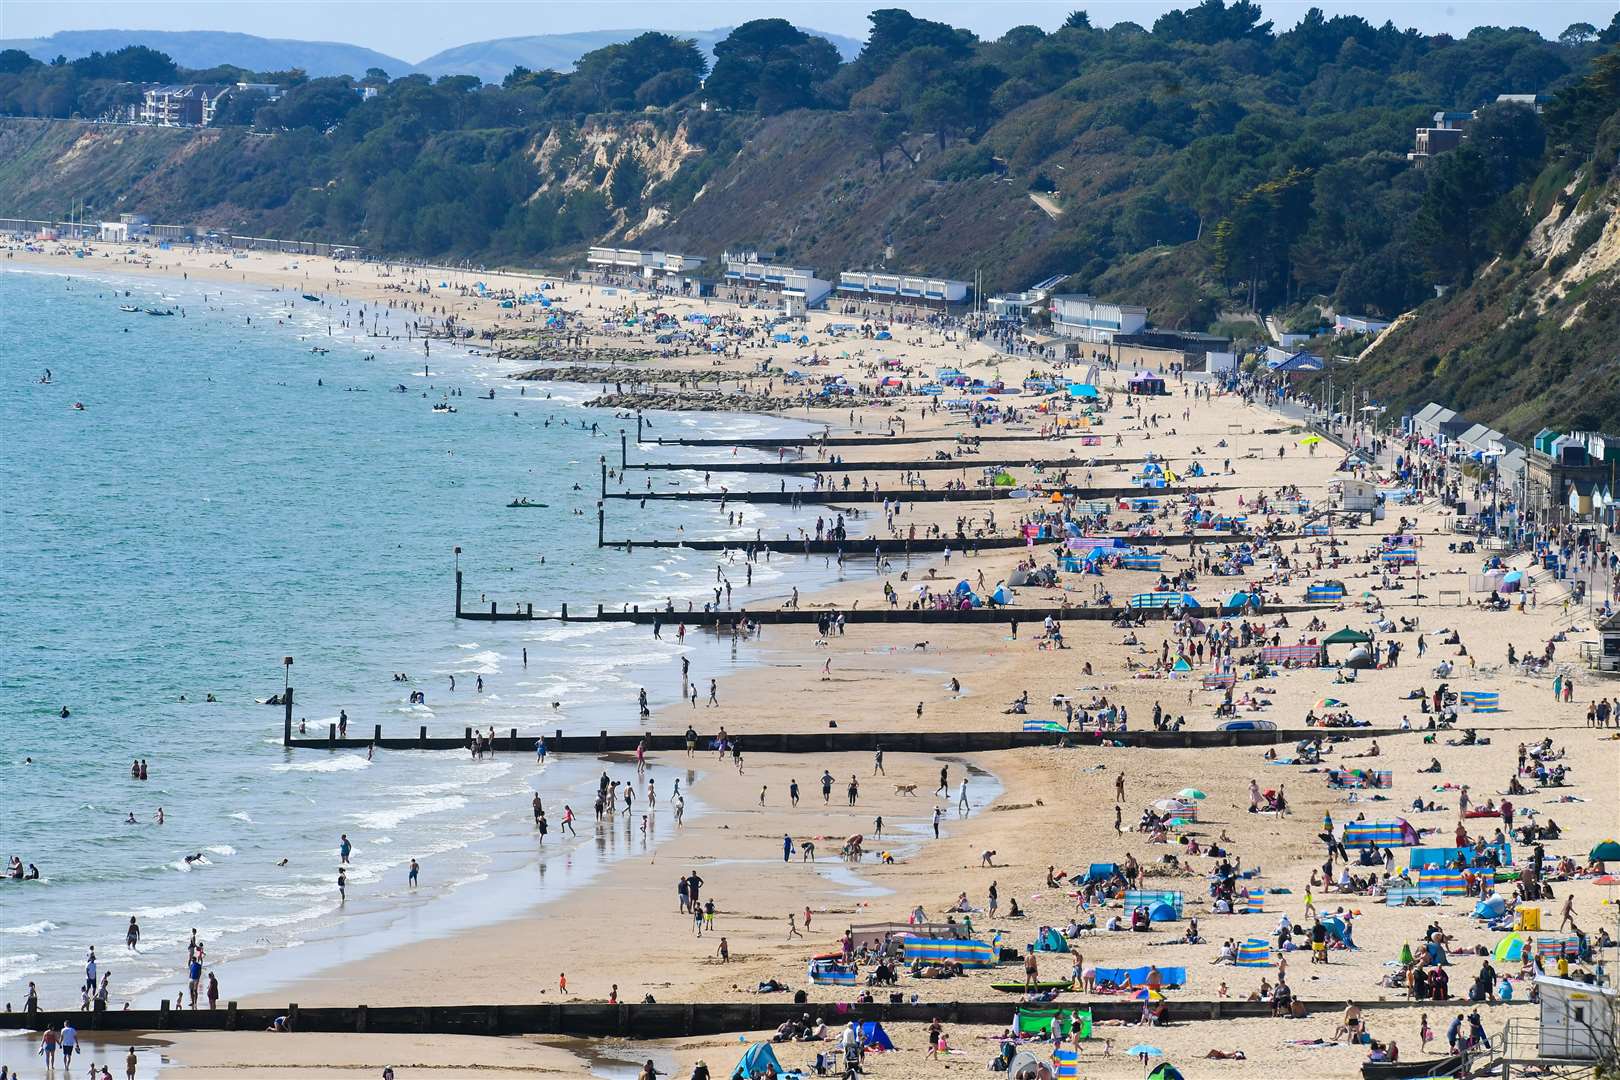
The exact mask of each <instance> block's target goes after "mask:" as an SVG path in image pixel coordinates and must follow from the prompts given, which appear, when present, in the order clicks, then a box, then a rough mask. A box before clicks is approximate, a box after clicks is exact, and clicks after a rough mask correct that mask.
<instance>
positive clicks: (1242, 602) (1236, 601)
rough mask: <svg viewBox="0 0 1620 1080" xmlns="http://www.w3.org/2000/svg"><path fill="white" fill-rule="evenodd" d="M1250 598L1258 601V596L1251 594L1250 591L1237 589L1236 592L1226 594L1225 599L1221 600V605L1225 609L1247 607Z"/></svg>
mask: <svg viewBox="0 0 1620 1080" xmlns="http://www.w3.org/2000/svg"><path fill="white" fill-rule="evenodd" d="M1251 599H1252V600H1254V601H1255V602H1256V603H1258V602H1259V600H1260V598H1259V596H1255V595H1251V594H1250V593H1248V592H1245V591H1244V590H1242V589H1239V590H1238V591H1237V592H1235V593H1233V594H1232V595H1230V596H1228V597H1227V598H1226V599H1225V600H1223V601H1221V607H1223V608H1224V609H1226V610H1227V611H1235V610H1237V609H1239V608H1244V607H1248V606H1249V601H1250V600H1251Z"/></svg>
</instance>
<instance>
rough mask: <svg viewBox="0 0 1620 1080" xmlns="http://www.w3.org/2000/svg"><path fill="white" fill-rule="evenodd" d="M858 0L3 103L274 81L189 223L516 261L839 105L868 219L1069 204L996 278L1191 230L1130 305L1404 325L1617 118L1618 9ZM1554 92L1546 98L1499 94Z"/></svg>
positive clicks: (13, 56)
mask: <svg viewBox="0 0 1620 1080" xmlns="http://www.w3.org/2000/svg"><path fill="white" fill-rule="evenodd" d="M869 18H870V22H871V31H870V35H869V37H868V39H867V42H866V44H865V47H864V49H863V50H862V52H861V53H860V55H859V56H857V57H856V58H855V59H854V60H852V61H850V62H848V63H841V62H840V59H839V56H838V53H837V51H836V49H834V47H833V46H832V45H831V43H829V42H827V41H826V40H825V39H822V38H819V37H816V36H814V35H811V34H806V33H804V32H802V31H800V30H797V29H795V28H794V27H793V26H791V25H790V24H789V23H787V22H786V21H784V20H779V19H763V20H756V21H753V22H749V23H746V24H744V25H742V26H739V27H738V28H737V29H736V30H735V31H734V32H733V33H732V34H731V35H730V36H729V37H728V38H726V39H725V40H723V41H721V42H720V43H718V45H717V46H716V48H715V60H714V64H713V67H712V70H711V68H710V66H709V64H708V63H707V61H706V59H705V57H704V56H703V54H702V52H701V51H700V50H699V49H698V48H697V47H696V46H695V44H694V43H692V42H691V41H686V40H682V39H679V38H675V37H672V36H670V35H667V34H661V33H647V34H643V35H641V36H639V37H637V38H635V39H634V40H631V41H628V42H625V43H622V44H616V45H612V46H608V47H607V48H603V49H599V50H597V51H595V52H592V53H589V54H587V55H586V56H584V57H583V58H582V59H581V60H580V61H579V62H578V63H577V65H576V66H575V69H574V70H573V71H571V72H568V73H558V72H550V71H542V72H532V71H527V70H524V69H522V68H518V69H516V70H514V71H513V72H512V73H511V74H510V75H509V76H508V77H507V78H506V79H505V80H504V81H503V83H502V84H501V85H499V86H493V85H482V84H480V83H479V81H478V80H477V79H475V78H471V77H465V76H463V77H457V76H446V77H443V78H440V79H439V80H438V81H436V82H433V81H430V80H429V79H427V78H426V77H425V76H407V77H405V78H400V79H393V80H390V79H389V78H388V76H387V75H386V73H384V72H381V71H376V70H373V71H371V72H368V73H367V76H366V77H365V78H364V79H361V80H350V79H331V78H326V79H306V78H304V77H303V76H302V75H301V74H300V73H296V72H293V73H279V74H274V73H272V74H269V75H254V74H253V73H248V72H240V71H237V70H236V69H218V70H216V71H212V72H184V71H176V70H175V68H174V65H173V64H172V62H170V61H169V60H168V58H167V57H164V56H163V55H162V54H160V53H154V52H152V51H151V50H147V49H137V48H131V49H125V50H121V51H120V52H118V53H114V54H110V55H102V54H95V55H93V56H90V57H86V58H84V59H83V60H79V61H74V62H73V63H64V62H57V63H53V64H41V63H38V62H37V61H34V60H32V59H30V58H28V57H26V56H24V55H23V54H21V53H15V52H6V53H0V112H5V113H10V114H27V115H40V116H70V115H80V116H86V117H93V116H98V115H104V114H110V113H112V112H113V111H115V110H116V109H117V108H118V107H119V106H121V105H127V104H128V103H129V102H130V101H132V100H138V97H139V85H138V84H139V83H141V82H162V81H177V80H183V81H200V82H206V81H233V82H234V81H266V82H276V83H278V84H279V85H282V86H286V87H289V89H288V92H287V93H286V94H285V96H283V97H281V98H280V99H279V100H276V101H273V102H272V101H269V100H268V99H267V98H264V97H262V96H260V95H257V94H252V93H243V94H236V95H233V96H232V97H231V98H229V99H227V105H226V107H225V109H224V112H223V114H222V116H221V118H220V122H221V123H222V124H224V125H227V126H230V125H235V126H240V127H242V128H248V127H251V128H252V129H255V130H256V131H258V132H261V133H273V134H274V137H273V138H269V139H263V138H259V139H254V140H251V141H250V140H245V139H241V138H236V139H227V140H224V141H222V142H221V144H220V148H218V149H216V150H215V151H214V152H212V153H206V154H198V155H195V156H194V158H193V159H192V160H190V161H188V162H187V163H186V164H185V166H184V169H185V172H184V174H183V177H182V179H183V181H184V185H183V187H184V191H185V195H186V199H187V201H188V203H189V205H190V206H191V207H193V208H195V210H196V212H198V213H199V214H203V213H206V212H207V210H208V209H209V208H211V207H227V206H228V207H230V208H232V212H233V213H237V214H242V215H246V219H247V221H249V222H253V223H261V227H266V228H268V227H278V228H280V229H281V230H282V231H284V232H286V231H292V232H297V233H301V234H307V235H320V236H323V237H327V238H333V239H336V238H344V239H351V240H355V241H358V242H361V243H364V244H366V245H367V246H369V247H371V248H373V249H376V250H380V251H399V252H410V253H415V254H421V255H426V256H435V257H446V256H449V257H469V258H479V259H521V258H533V257H535V256H538V255H542V254H545V253H547V252H551V251H560V250H563V249H568V248H572V247H577V246H579V245H581V244H583V243H587V242H590V241H593V240H596V239H598V238H601V237H603V236H605V235H608V234H610V233H612V232H613V231H615V230H617V229H620V228H623V227H625V226H627V225H629V224H632V223H634V222H637V221H639V220H641V219H642V218H643V217H644V216H645V214H646V213H647V212H648V211H649V210H653V209H657V210H658V211H660V213H661V214H662V215H664V216H667V217H673V218H678V216H679V215H680V213H681V211H682V210H683V209H684V208H685V207H687V206H688V205H690V204H691V201H692V199H693V198H694V197H696V196H697V194H698V193H699V192H700V191H701V190H702V189H703V188H704V187H705V185H706V184H709V183H711V182H712V181H713V180H714V179H715V178H716V177H717V176H719V175H720V174H721V173H722V172H723V171H724V170H725V168H726V167H727V164H728V162H730V161H731V160H732V158H733V156H734V155H735V154H736V152H737V151H738V149H739V148H740V147H741V146H742V145H743V143H744V142H745V140H747V139H748V138H749V137H750V136H751V134H752V133H753V132H755V131H756V130H757V128H758V125H760V124H761V123H762V122H764V118H771V117H778V116H782V115H783V114H788V113H793V112H794V111H795V110H807V111H810V112H812V113H814V114H826V115H831V116H835V117H837V118H838V119H839V121H840V122H841V123H843V124H844V126H845V130H847V131H848V132H849V133H850V141H851V142H853V143H854V144H856V146H857V148H858V150H859V153H860V169H861V170H869V172H862V171H858V170H856V169H855V168H853V167H852V169H851V170H850V174H849V176H848V179H847V183H848V185H849V192H850V195H849V198H847V199H846V200H845V201H844V202H843V203H842V204H841V205H846V206H848V207H849V208H850V209H849V210H848V212H849V213H856V214H859V213H870V212H871V211H872V207H871V206H870V204H869V203H868V202H867V201H866V200H864V199H863V198H862V197H861V194H862V192H863V191H865V192H875V191H878V190H883V191H892V188H889V187H881V185H884V184H893V183H895V182H897V181H895V180H894V177H895V176H896V175H897V171H898V175H902V176H905V177H907V178H908V180H907V182H908V183H910V184H912V185H914V186H916V187H917V188H919V189H920V186H921V185H923V184H924V183H930V184H935V185H937V184H940V183H944V184H947V185H952V184H954V185H973V184H975V183H984V182H999V183H1010V184H1013V185H1016V186H1018V187H1019V188H1020V190H1024V189H1027V190H1030V191H1037V190H1039V191H1046V192H1050V193H1052V195H1053V198H1054V199H1055V200H1056V202H1057V203H1058V204H1059V205H1060V206H1061V207H1062V209H1063V210H1064V211H1065V213H1064V214H1063V216H1062V218H1061V219H1060V220H1058V221H1057V223H1056V224H1054V225H1052V226H1051V227H1050V229H1049V230H1048V233H1047V235H1045V236H1044V237H1043V240H1042V243H1041V244H1040V246H1039V247H1038V249H1035V250H1031V251H1030V252H1029V253H1028V255H1027V257H1026V258H1023V259H1021V260H1020V261H1019V262H1018V265H1017V266H1016V268H1014V269H1013V270H1010V271H1009V270H1007V269H1006V268H1004V267H985V269H986V271H987V276H988V277H989V283H990V284H991V285H993V286H1002V285H1019V284H1023V283H1024V282H1022V281H1019V280H1003V276H1004V274H1012V273H1018V274H1024V273H1028V272H1032V271H1034V270H1036V269H1040V270H1044V271H1046V272H1067V273H1071V274H1072V275H1073V285H1074V286H1075V287H1082V288H1084V287H1095V288H1099V289H1104V290H1106V289H1109V288H1115V289H1124V288H1127V287H1130V286H1132V285H1135V286H1136V287H1140V288H1149V287H1150V285H1149V284H1148V283H1147V282H1148V280H1149V279H1147V278H1138V279H1135V280H1134V281H1133V279H1132V278H1131V276H1130V275H1131V273H1132V269H1131V268H1132V265H1133V258H1134V257H1137V256H1139V255H1141V253H1151V252H1154V251H1158V250H1161V249H1162V248H1163V247H1164V246H1166V245H1184V247H1182V248H1180V249H1179V259H1178V268H1177V273H1176V275H1174V276H1175V277H1176V281H1175V283H1174V287H1173V288H1170V287H1168V286H1166V287H1164V290H1163V291H1162V292H1160V293H1156V294H1155V295H1153V296H1146V297H1142V299H1144V300H1147V301H1149V302H1152V303H1155V304H1156V305H1157V310H1156V318H1157V319H1158V320H1159V321H1162V322H1164V323H1166V324H1176V323H1180V324H1182V325H1187V326H1197V325H1203V324H1208V323H1210V322H1212V321H1214V319H1215V317H1216V314H1217V312H1218V311H1219V310H1220V309H1221V308H1222V307H1225V306H1228V305H1229V304H1232V303H1237V304H1239V305H1241V306H1246V307H1250V308H1256V309H1273V308H1278V307H1285V306H1287V305H1289V304H1290V303H1292V302H1293V301H1295V300H1297V299H1299V298H1302V297H1309V296H1317V295H1325V296H1328V297H1330V298H1332V299H1333V300H1334V301H1335V302H1336V303H1338V304H1340V305H1341V306H1343V307H1345V308H1349V309H1357V310H1366V311H1369V312H1372V313H1375V314H1390V313H1394V312H1397V311H1400V310H1402V309H1404V308H1407V307H1409V306H1411V305H1412V304H1414V303H1416V302H1418V301H1419V300H1421V299H1422V298H1423V297H1425V296H1428V295H1432V286H1434V285H1436V284H1448V285H1456V284H1461V283H1464V282H1466V281H1468V280H1469V279H1470V278H1471V277H1472V275H1473V274H1474V273H1475V272H1476V271H1477V269H1478V268H1479V266H1480V265H1481V264H1482V263H1483V262H1484V261H1485V260H1486V259H1487V258H1488V257H1489V256H1490V255H1491V254H1492V253H1494V252H1497V251H1500V250H1502V248H1503V247H1504V246H1506V245H1511V244H1512V243H1514V242H1516V241H1517V240H1519V239H1522V235H1523V233H1524V231H1525V230H1526V228H1527V226H1526V223H1525V220H1524V211H1523V206H1524V203H1525V197H1524V196H1525V194H1526V185H1527V184H1528V183H1529V181H1530V179H1531V178H1532V177H1534V176H1535V175H1537V173H1538V172H1539V171H1540V170H1541V168H1542V166H1543V164H1544V162H1545V160H1546V159H1547V156H1548V155H1549V153H1553V152H1556V148H1557V147H1558V146H1561V145H1563V144H1564V143H1565V142H1567V134H1568V133H1567V131H1566V130H1565V129H1567V128H1569V127H1570V125H1574V124H1578V123H1585V124H1587V125H1589V126H1593V127H1595V125H1597V124H1600V123H1601V121H1602V117H1592V116H1587V115H1585V113H1583V112H1582V110H1583V109H1584V110H1587V111H1591V110H1593V109H1600V108H1601V106H1599V105H1594V104H1593V103H1592V102H1589V101H1584V99H1578V93H1577V91H1574V90H1570V88H1572V87H1578V85H1580V80H1581V78H1582V77H1583V76H1584V75H1585V74H1586V73H1587V72H1588V70H1589V69H1590V67H1591V64H1592V62H1593V59H1594V58H1595V57H1597V56H1599V55H1602V54H1603V53H1604V51H1605V50H1606V49H1608V48H1611V47H1613V46H1614V45H1616V44H1620V16H1616V19H1615V21H1614V22H1613V23H1611V24H1610V25H1609V26H1608V27H1606V28H1601V29H1600V28H1597V27H1594V26H1591V25H1587V24H1576V25H1574V26H1571V27H1570V28H1569V29H1568V30H1566V31H1565V32H1564V34H1563V35H1561V36H1560V38H1559V40H1557V41H1548V40H1546V39H1543V38H1542V37H1540V36H1539V35H1537V34H1535V33H1534V32H1532V31H1529V30H1525V29H1499V28H1493V27H1482V28H1479V29H1476V30H1474V31H1472V32H1471V33H1470V34H1468V35H1467V36H1466V37H1464V38H1461V39H1453V38H1451V37H1448V36H1445V35H1433V36H1426V35H1422V34H1419V33H1417V32H1415V31H1410V30H1400V29H1398V28H1396V27H1395V26H1394V25H1393V24H1391V23H1385V24H1384V25H1382V26H1374V25H1373V24H1371V23H1369V22H1367V21H1366V20H1364V19H1361V18H1358V17H1351V16H1337V17H1333V18H1328V17H1326V16H1324V15H1323V14H1322V13H1321V12H1320V11H1317V10H1312V11H1310V12H1309V13H1307V14H1306V15H1305V17H1304V18H1303V19H1302V20H1301V21H1300V22H1299V24H1298V25H1297V26H1295V27H1293V28H1291V29H1287V30H1284V31H1280V32H1279V31H1278V30H1276V29H1275V28H1274V27H1273V26H1272V25H1271V24H1270V23H1269V22H1266V21H1265V20H1264V19H1263V17H1262V14H1261V11H1260V9H1259V7H1258V6H1257V5H1255V4H1254V3H1252V2H1250V0H1233V2H1230V3H1228V2H1226V0H1203V2H1201V3H1199V4H1198V5H1196V6H1194V7H1190V8H1187V9H1185V10H1181V11H1172V12H1170V13H1167V14H1166V15H1164V16H1162V17H1161V18H1159V19H1158V20H1157V21H1156V22H1155V23H1154V24H1153V26H1152V27H1151V28H1145V27H1142V26H1139V25H1136V24H1134V23H1128V22H1127V23H1117V24H1115V25H1113V26H1111V27H1109V28H1107V29H1100V28H1096V27H1093V26H1092V25H1091V24H1090V21H1089V19H1088V18H1087V17H1086V15H1085V14H1084V13H1083V12H1078V11H1077V12H1075V13H1074V14H1072V15H1071V16H1070V17H1069V18H1068V19H1067V20H1066V21H1065V23H1064V25H1063V26H1062V27H1060V28H1058V29H1056V30H1053V31H1050V32H1048V31H1045V30H1042V29H1040V28H1038V27H1034V26H1019V27H1015V28H1013V29H1011V30H1009V31H1008V32H1007V33H1005V34H1004V35H1002V36H1001V37H1000V38H998V39H996V40H993V41H992V40H979V39H977V38H976V37H975V36H974V35H972V34H970V33H968V32H967V31H965V30H961V29H957V28H954V27H951V26H948V25H945V24H943V23H938V22H933V21H930V20H926V19H918V18H915V17H913V16H912V15H910V14H908V13H907V12H905V11H902V10H898V9H884V10H879V11H874V12H873V13H872V14H871V15H870V17H869ZM364 86H371V87H375V88H376V89H377V90H378V91H379V92H378V93H376V94H375V95H374V96H370V97H365V96H363V95H362V94H361V93H360V92H359V91H360V90H361V89H362V88H363V87H364ZM1566 90H1568V91H1569V93H1565V94H1563V95H1561V96H1558V97H1556V99H1555V100H1554V104H1553V106H1552V107H1551V108H1549V109H1548V111H1547V113H1546V115H1545V116H1538V115H1537V114H1536V112H1535V111H1534V110H1532V109H1531V108H1529V107H1526V106H1523V105H1508V104H1503V105H1498V104H1493V103H1494V102H1495V100H1496V98H1497V96H1498V95H1501V94H1540V95H1555V94H1558V93H1559V92H1560V91H1566ZM1571 94H1577V96H1576V97H1572V96H1571ZM1476 109H1477V110H1480V111H1479V114H1478V118H1477V119H1476V120H1475V121H1473V126H1472V132H1471V135H1470V138H1469V139H1468V141H1467V142H1466V143H1465V144H1464V146H1463V148H1462V149H1459V150H1457V151H1454V152H1452V153H1448V154H1444V155H1441V156H1440V157H1438V158H1437V159H1435V160H1434V161H1432V162H1430V163H1428V164H1427V166H1425V167H1422V168H1417V167H1413V165H1412V164H1411V163H1409V162H1408V161H1407V159H1406V151H1407V150H1408V149H1410V147H1411V143H1412V130H1413V128H1414V127H1417V126H1422V125H1426V123H1427V119H1428V117H1429V116H1430V115H1432V114H1433V113H1434V112H1436V111H1439V110H1451V111H1464V112H1469V111H1473V110H1476ZM627 116H634V117H635V118H637V119H640V120H644V121H646V122H648V123H651V124H653V125H654V126H656V127H657V129H658V130H660V131H662V132H665V133H673V132H675V131H676V130H677V129H678V130H679V131H680V133H681V138H682V139H683V140H684V141H685V143H686V144H687V145H689V146H693V147H697V148H699V149H701V150H702V151H703V152H702V153H693V154H688V155H686V156H685V157H684V160H682V161H681V162H680V163H679V166H678V170H677V171H675V172H674V173H673V175H670V174H668V173H667V172H666V173H662V174H660V173H656V172H655V171H653V170H652V169H651V167H650V165H649V162H648V161H646V160H644V157H643V156H642V155H640V154H638V153H637V151H636V147H635V146H633V145H629V144H628V143H618V144H613V145H607V146H603V145H598V144H596V143H591V142H590V141H589V139H588V128H589V127H590V126H591V122H598V123H597V124H596V126H598V127H600V126H601V122H609V121H612V120H613V119H614V118H615V117H618V118H625V117H627ZM786 119H791V118H786ZM1549 145H1552V146H1554V150H1553V151H1549V149H1548V147H1549ZM542 148H543V149H542ZM871 174H875V175H876V178H877V179H874V178H873V177H872V175H871ZM789 179H791V178H789ZM964 190H968V191H970V192H971V190H976V189H971V188H970V187H965V188H964ZM963 197H970V196H969V195H964V196H963ZM891 201H892V200H891ZM723 239H727V240H729V239H732V238H723ZM932 250H937V251H938V254H937V255H935V259H936V262H937V265H938V267H939V268H940V269H950V268H953V267H961V266H962V265H964V264H966V265H972V264H971V262H969V258H970V256H969V254H968V253H963V252H953V251H952V250H951V249H950V238H949V237H940V238H938V241H937V247H936V249H932ZM789 253H791V252H789ZM1151 287H1153V288H1158V286H1151Z"/></svg>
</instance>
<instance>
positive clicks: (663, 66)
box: [567, 32, 709, 112]
mask: <svg viewBox="0 0 1620 1080" xmlns="http://www.w3.org/2000/svg"><path fill="white" fill-rule="evenodd" d="M708 67H709V65H708V61H706V60H705V59H704V58H703V52H702V50H700V49H699V48H698V47H697V42H695V41H693V40H692V39H691V38H677V37H672V36H670V35H669V34H660V33H656V32H648V33H645V34H639V35H637V36H636V37H633V38H631V39H630V40H629V41H625V42H621V43H618V44H614V45H608V46H606V47H604V48H601V49H594V50H592V51H591V52H588V53H586V54H585V55H584V56H582V57H580V58H579V60H577V61H576V62H575V64H574V71H573V73H572V74H570V75H569V77H568V84H567V89H568V94H567V96H568V101H569V103H570V104H571V105H572V106H573V107H574V108H576V109H578V110H579V111H581V112H599V111H604V110H621V109H634V108H639V107H641V106H643V105H646V104H665V103H667V102H668V101H674V100H676V99H677V98H679V97H681V96H683V95H684V94H686V93H689V92H691V91H692V90H695V89H696V88H697V84H698V80H700V79H701V78H702V77H703V73H704V72H705V71H707V70H708ZM671 72H673V73H676V78H675V79H674V80H664V81H663V82H661V83H660V84H659V85H658V86H657V87H651V88H649V89H648V91H647V92H645V93H643V94H642V95H641V96H642V101H641V102H639V103H638V101H637V94H638V92H640V91H641V90H642V87H643V86H645V85H646V84H647V83H648V82H650V81H652V80H653V79H655V78H657V77H658V76H660V75H663V74H666V73H671Z"/></svg>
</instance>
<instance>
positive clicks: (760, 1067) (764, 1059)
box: [731, 1042, 787, 1080]
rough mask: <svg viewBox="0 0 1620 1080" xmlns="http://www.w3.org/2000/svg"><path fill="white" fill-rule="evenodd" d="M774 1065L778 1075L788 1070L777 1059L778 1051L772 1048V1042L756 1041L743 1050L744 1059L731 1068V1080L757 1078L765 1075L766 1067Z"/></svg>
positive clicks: (753, 1079) (754, 1079)
mask: <svg viewBox="0 0 1620 1080" xmlns="http://www.w3.org/2000/svg"><path fill="white" fill-rule="evenodd" d="M773 1065H774V1066H775V1067H776V1074H777V1075H778V1076H780V1075H782V1074H783V1073H785V1072H786V1071H787V1070H786V1069H784V1068H782V1063H781V1062H780V1061H778V1060H777V1059H776V1051H775V1050H772V1049H771V1044H770V1043H768V1042H764V1043H755V1044H754V1045H752V1046H750V1047H749V1048H748V1049H747V1050H744V1051H743V1056H742V1060H741V1061H739V1062H737V1067H736V1068H735V1069H732V1070H731V1080H756V1078H757V1077H761V1076H764V1075H765V1071H766V1069H768V1068H770V1067H771V1066H773Z"/></svg>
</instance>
